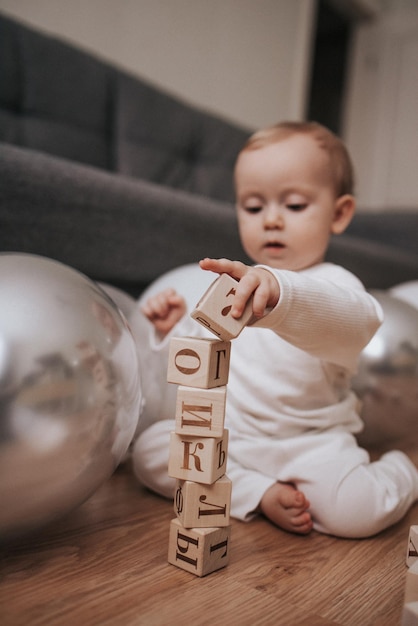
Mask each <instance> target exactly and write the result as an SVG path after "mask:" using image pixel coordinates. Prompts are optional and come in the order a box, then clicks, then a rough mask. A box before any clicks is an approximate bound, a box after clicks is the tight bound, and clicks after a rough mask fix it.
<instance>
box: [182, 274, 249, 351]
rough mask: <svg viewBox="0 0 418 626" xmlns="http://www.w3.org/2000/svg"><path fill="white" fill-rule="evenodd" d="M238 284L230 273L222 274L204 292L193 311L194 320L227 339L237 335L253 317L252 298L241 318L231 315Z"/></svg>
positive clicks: (221, 337)
mask: <svg viewBox="0 0 418 626" xmlns="http://www.w3.org/2000/svg"><path fill="white" fill-rule="evenodd" d="M237 284H238V281H236V280H235V279H234V278H231V276H229V275H228V274H221V275H220V276H219V277H218V278H217V279H216V280H215V281H214V282H213V283H212V284H211V286H210V287H209V289H208V290H207V291H206V292H205V293H204V294H203V296H202V298H201V299H200V300H199V302H198V303H197V305H196V308H195V309H194V310H193V311H192V313H191V316H192V318H193V319H194V320H196V321H197V322H199V323H200V324H202V326H205V328H207V329H208V330H210V331H211V332H213V333H214V334H215V335H216V336H217V337H219V338H220V339H224V340H225V341H230V340H231V339H233V338H234V337H237V336H238V335H239V334H240V332H241V331H242V329H243V328H244V326H246V325H247V324H248V322H249V321H250V320H251V319H252V317H253V308H252V298H250V300H249V301H248V302H247V305H246V307H245V310H244V312H243V314H242V315H241V317H240V318H239V319H235V318H234V317H232V315H231V305H232V299H233V297H234V295H235V290H236V287H237Z"/></svg>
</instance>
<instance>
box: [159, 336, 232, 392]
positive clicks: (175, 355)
mask: <svg viewBox="0 0 418 626" xmlns="http://www.w3.org/2000/svg"><path fill="white" fill-rule="evenodd" d="M230 354H231V344H230V342H229V341H219V340H217V339H196V338H193V337H173V338H172V339H171V341H170V349H169V354H168V370H167V380H168V382H169V383H176V384H178V385H186V387H202V388H204V389H211V388H213V387H222V386H223V385H226V384H227V383H228V376H229V359H230Z"/></svg>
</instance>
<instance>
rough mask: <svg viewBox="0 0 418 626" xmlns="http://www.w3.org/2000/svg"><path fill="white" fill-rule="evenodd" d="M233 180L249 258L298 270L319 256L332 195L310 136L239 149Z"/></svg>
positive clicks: (323, 157) (325, 164)
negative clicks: (256, 147)
mask: <svg viewBox="0 0 418 626" xmlns="http://www.w3.org/2000/svg"><path fill="white" fill-rule="evenodd" d="M235 185H236V196H237V215H238V225H239V231H240V236H241V241H242V244H243V246H244V249H245V251H246V252H247V254H248V255H249V256H250V257H251V258H252V259H253V261H254V262H256V263H261V264H264V265H269V266H270V267H273V268H276V269H289V270H296V271H297V270H301V269H304V268H307V267H310V266H312V265H315V264H316V263H320V262H321V261H322V260H323V259H324V256H325V252H326V249H327V246H328V242H329V238H330V235H331V233H332V232H333V223H334V219H335V213H336V200H337V199H336V197H335V192H334V188H333V185H332V180H331V174H330V171H329V161H328V154H327V152H325V150H323V149H321V148H320V147H319V145H318V143H317V142H316V141H315V139H313V138H312V137H310V136H308V135H294V136H292V137H290V138H288V139H285V140H283V141H281V142H279V143H276V144H272V145H269V146H265V147H263V148H259V149H256V150H247V151H245V152H243V153H241V154H240V156H239V157H238V161H237V165H236V170H235Z"/></svg>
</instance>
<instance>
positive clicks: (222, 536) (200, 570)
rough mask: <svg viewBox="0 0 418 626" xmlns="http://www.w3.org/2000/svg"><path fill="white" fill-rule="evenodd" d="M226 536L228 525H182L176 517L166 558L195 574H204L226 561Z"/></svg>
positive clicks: (228, 535) (227, 535)
mask: <svg viewBox="0 0 418 626" xmlns="http://www.w3.org/2000/svg"><path fill="white" fill-rule="evenodd" d="M230 538H231V527H230V526H225V527H223V528H188V529H186V528H183V526H182V525H181V524H180V522H179V520H178V519H177V518H176V519H173V520H172V521H171V524H170V538H169V542H168V562H169V563H171V564H172V565H175V566H176V567H180V568H181V569H184V570H186V572H191V573H192V574H195V575H196V576H206V574H210V573H211V572H214V571H215V570H218V569H221V568H222V567H225V566H226V565H228V561H229V543H230Z"/></svg>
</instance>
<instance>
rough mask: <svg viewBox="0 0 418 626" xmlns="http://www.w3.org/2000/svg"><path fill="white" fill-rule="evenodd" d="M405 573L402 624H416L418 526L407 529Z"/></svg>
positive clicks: (417, 615) (417, 624)
mask: <svg viewBox="0 0 418 626" xmlns="http://www.w3.org/2000/svg"><path fill="white" fill-rule="evenodd" d="M406 564H407V566H408V568H409V569H408V572H407V574H406V586H405V598H404V608H403V614H402V626H418V526H411V528H410V529H409V540H408V549H407V552H406Z"/></svg>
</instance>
